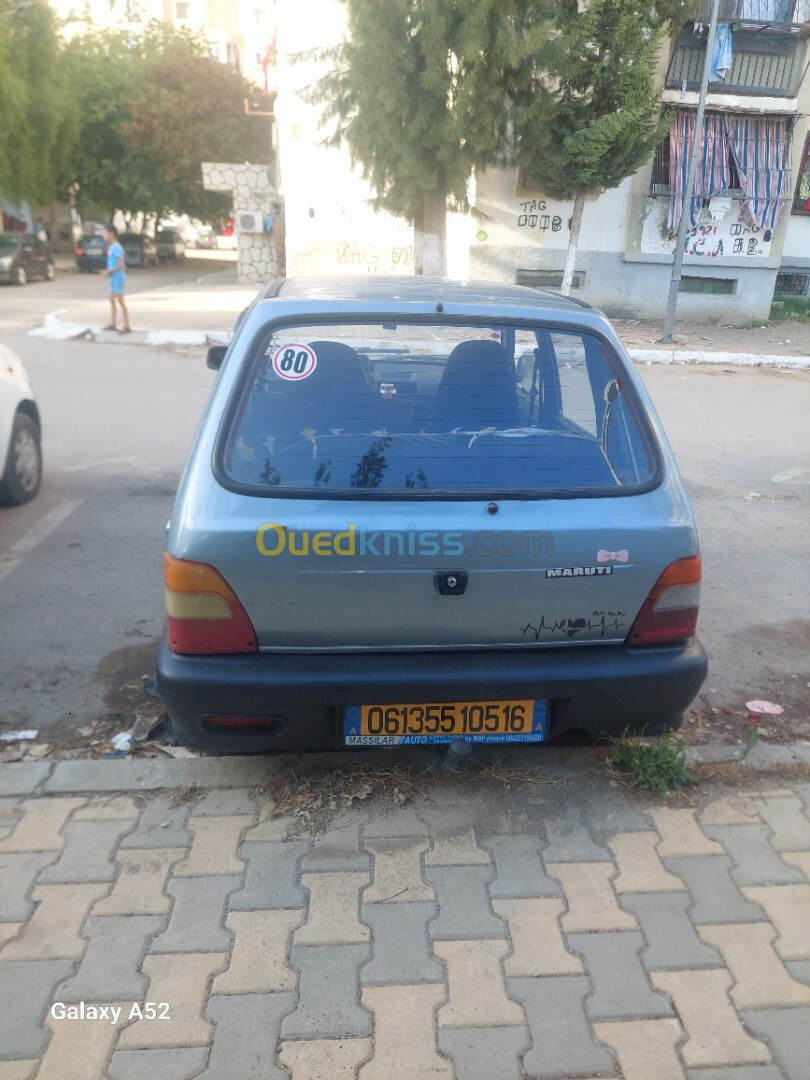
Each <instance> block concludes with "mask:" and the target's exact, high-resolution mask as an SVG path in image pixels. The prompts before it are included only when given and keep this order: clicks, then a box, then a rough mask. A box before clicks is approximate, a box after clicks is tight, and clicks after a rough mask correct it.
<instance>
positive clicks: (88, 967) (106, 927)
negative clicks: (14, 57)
mask: <svg viewBox="0 0 810 1080" xmlns="http://www.w3.org/2000/svg"><path fill="white" fill-rule="evenodd" d="M165 925H166V920H165V918H163V917H162V916H160V915H106V916H103V917H100V916H95V915H92V916H91V917H90V918H89V919H88V920H87V922H86V923H85V926H84V931H83V933H84V936H85V937H86V938H87V939H88V943H87V951H86V952H85V954H84V959H83V960H82V962H81V965H80V966H79V968H78V970H77V972H76V974H75V975H74V976H73V978H72V979H68V981H67V982H65V983H63V984H62V985H61V986H60V987H59V995H60V998H61V1000H62V1001H101V1002H105V1003H106V1002H108V1001H141V1000H143V995H144V991H145V990H146V979H145V978H144V977H143V975H141V973H140V971H139V970H138V969H139V968H140V965H141V957H142V956H143V955H144V953H145V952H146V948H147V944H148V942H149V939H150V938H151V937H152V935H153V934H155V933H156V932H157V931H158V930H160V929H161V928H162V927H163V926H165Z"/></svg>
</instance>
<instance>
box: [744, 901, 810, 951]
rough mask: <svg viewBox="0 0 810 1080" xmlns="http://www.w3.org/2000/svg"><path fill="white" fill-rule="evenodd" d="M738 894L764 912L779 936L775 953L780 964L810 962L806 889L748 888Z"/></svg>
mask: <svg viewBox="0 0 810 1080" xmlns="http://www.w3.org/2000/svg"><path fill="white" fill-rule="evenodd" d="M742 893H743V896H745V898H746V899H747V900H750V901H751V902H752V903H753V904H759V905H760V907H762V908H764V909H765V914H766V915H767V916H768V918H769V919H770V921H771V922H772V923H773V925H774V926H775V927H776V932H777V934H778V935H779V937H778V938H777V941H776V951H777V952H778V953H779V955H780V956H781V957H782V959H783V960H810V885H778V886H776V887H774V888H767V887H766V888H751V889H743V890H742Z"/></svg>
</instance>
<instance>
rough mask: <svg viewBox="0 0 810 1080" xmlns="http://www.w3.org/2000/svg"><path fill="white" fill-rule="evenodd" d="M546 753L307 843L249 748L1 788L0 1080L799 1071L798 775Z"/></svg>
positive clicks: (784, 1074) (380, 808) (442, 784)
mask: <svg viewBox="0 0 810 1080" xmlns="http://www.w3.org/2000/svg"><path fill="white" fill-rule="evenodd" d="M379 760H382V759H379ZM547 760H548V762H549V764H548V767H547V768H546V770H545V773H538V774H537V775H544V776H545V779H544V780H541V781H538V780H534V781H527V780H526V778H525V777H523V778H522V779H521V777H520V776H518V777H517V778H516V779H515V780H514V781H513V782H512V783H510V784H509V785H508V786H506V785H504V784H503V783H497V782H495V781H494V780H490V782H489V783H485V782H484V780H483V779H475V780H470V779H467V780H461V781H454V780H452V779H446V780H444V781H441V780H440V779H437V780H436V781H435V782H433V783H432V784H431V783H430V782H425V786H424V788H423V789H421V790H416V789H415V790H414V791H413V796H414V798H413V800H412V801H408V802H407V804H406V805H397V804H396V801H395V800H391V799H387V800H382V799H377V800H372V799H369V800H365V801H355V802H354V803H353V804H352V805H350V806H348V807H346V806H343V807H341V806H338V807H337V811H336V813H335V815H334V817H332V819H331V822H330V823H329V825H328V828H326V830H325V831H320V832H316V834H315V835H311V834H310V832H309V831H308V830H307V829H305V828H304V827H303V826H302V818H301V817H300V816H296V815H294V814H281V815H280V816H278V809H277V805H276V803H275V802H274V800H273V797H272V796H271V795H270V794H269V793H268V787H267V784H266V783H265V784H264V785H263V786H262V787H258V786H256V787H252V786H251V785H254V784H257V785H258V784H259V783H260V782H261V781H262V780H264V781H268V780H269V778H270V776H271V773H272V771H273V766H272V765H269V764H268V762H267V760H266V759H262V758H252V759H241V760H238V759H231V760H228V759H205V760H204V764H202V765H199V764H198V763H191V762H170V763H167V765H166V768H165V769H164V770H163V771H160V770H158V771H156V772H155V774H154V776H153V778H152V779H151V781H150V778H149V776H148V774H147V773H146V772H145V771H143V770H142V771H140V772H138V770H134V769H133V768H132V766H134V765H135V764H136V763H134V762H133V763H123V765H124V766H125V767H122V769H121V770H120V771H119V772H118V774H117V775H119V776H121V777H123V776H127V775H130V776H132V777H133V779H135V780H137V781H138V782H137V784H135V785H134V786H136V787H138V788H148V787H149V785H150V782H151V784H152V785H153V787H157V788H160V786H161V785H162V784H165V783H168V782H170V780H171V776H172V770H174V772H173V776H174V777H175V779H176V778H177V777H179V776H181V775H184V772H183V770H184V769H185V767H186V766H188V767H191V766H194V769H196V772H195V771H194V769H192V771H191V772H189V773H188V775H189V776H199V777H200V778H202V777H203V776H205V775H208V776H209V777H214V778H216V777H217V776H219V778H220V780H219V782H220V783H221V785H222V786H216V782H215V783H214V784H213V785H210V784H209V785H206V786H200V787H195V786H192V787H187V786H186V787H175V788H165V787H164V788H163V789H161V790H150V791H146V790H142V791H132V792H129V793H116V792H114V791H112V792H109V791H106V790H105V789H106V788H108V787H111V786H112V785H111V783H110V777H111V776H114V775H115V769H112V770H111V769H110V768H109V766H117V765H119V764H122V763H116V762H110V763H106V764H107V766H108V767H107V768H106V769H105V768H104V763H100V764H99V765H98V766H96V772H95V773H94V772H93V763H85V762H71V763H64V767H62V769H61V771H59V770H60V767H59V766H57V769H56V771H54V772H53V773H52V772H51V767H50V766H47V765H44V764H43V765H42V766H41V767H40V766H17V767H16V769H14V768H12V771H11V772H8V773H6V772H2V776H3V777H5V778H6V780H7V784H8V787H7V790H14V789H15V788H16V789H17V790H18V791H19V794H16V795H9V796H7V797H5V798H4V799H3V800H2V804H0V811H2V815H3V816H2V824H1V825H0V873H1V874H2V888H1V889H0V919H2V923H1V924H0V941H3V942H5V943H4V944H3V946H2V949H1V950H0V994H2V998H3V1000H2V1001H0V1016H2V1034H0V1080H29V1078H34V1077H35V1078H37V1080H101V1078H107V1077H109V1078H111V1080H141V1078H155V1080H191V1078H192V1077H201V1078H205V1080H226V1078H227V1080H247V1078H250V1077H256V1078H258V1077H261V1078H263V1080H281V1078H284V1080H327V1078H328V1080H355V1078H359V1080H428V1078H430V1080H453V1078H456V1080H517V1078H519V1077H555V1078H566V1080H573V1078H575V1077H576V1078H583V1080H585V1078H588V1080H590V1078H596V1077H600V1078H604V1080H607V1078H612V1080H620V1078H623V1080H684V1078H686V1080H807V1077H808V1075H810V1066H808V1062H810V814H809V813H808V803H809V802H810V784H807V783H801V782H798V781H796V782H794V783H789V784H784V783H782V784H779V785H778V786H777V785H776V784H774V782H773V781H769V780H768V779H767V778H760V779H759V780H756V779H754V780H752V781H751V783H750V790H747V791H745V792H737V791H734V790H733V789H722V790H714V791H713V792H710V793H709V794H708V795H704V796H702V797H700V798H696V799H695V800H694V802H693V804H692V805H690V804H688V803H685V802H681V803H678V804H677V805H672V806H669V805H666V804H662V803H661V802H653V801H645V800H641V799H639V798H637V797H635V796H624V795H623V794H621V792H620V791H618V790H617V788H616V787H615V786H611V784H610V782H609V781H608V779H607V777H605V776H601V775H596V774H595V772H594V770H593V769H592V768H588V767H587V764H588V758H587V755H585V757H584V758H583V757H582V756H579V757H578V756H577V754H576V753H572V752H568V754H567V755H566V754H564V753H563V754H562V755H559V754H558V755H556V756H554V755H550V756H549V758H548V759H547ZM577 762H579V765H577V764H576V763H577ZM137 764H143V765H144V766H145V767H146V768H148V767H149V766H150V765H152V764H154V763H151V762H145V763H137ZM385 764H388V761H387V759H386V762H385ZM71 767H72V768H71ZM3 768H4V769H6V768H8V767H7V766H6V767H3ZM94 776H95V777H96V779H97V782H96V783H93V777H94ZM292 782H293V783H294V782H295V781H294V780H293V781H292ZM37 783H40V787H39V788H38V789H37V791H38V793H37V794H33V795H32V794H26V790H27V789H30V790H34V785H36V784H37ZM82 783H83V784H84V785H85V792H86V791H87V790H88V788H92V787H95V788H96V789H100V790H97V793H95V794H87V793H85V794H76V793H74V791H73V790H71V789H72V787H75V786H76V785H78V784H82ZM614 785H615V782H614ZM274 790H276V794H278V789H274ZM46 792H51V793H50V794H48V793H46ZM133 1002H135V1003H138V1005H139V1006H140V1007H141V1009H142V1011H143V1014H144V1018H143V1019H139V1018H138V1017H137V1015H136V1011H135V1010H133V1008H132V1006H133ZM146 1002H151V1003H154V1005H153V1007H152V1008H151V1009H150V1008H148V1007H147V1005H146V1004H145V1003H146ZM164 1002H165V1003H166V1005H165V1006H164V1005H163V1004H161V1003H164ZM57 1003H60V1004H57ZM91 1006H93V1007H96V1008H100V1007H101V1006H105V1007H108V1008H109V1007H120V1008H121V1010H122V1011H121V1012H120V1014H118V1013H112V1012H106V1013H105V1014H104V1015H103V1016H102V1017H101V1018H98V1019H92V1018H89V1017H91V1016H92V1012H91V1011H90V1007H91ZM70 1009H74V1010H77V1011H78V1010H80V1009H83V1010H84V1011H83V1015H84V1016H85V1018H84V1019H69V1018H68V1017H69V1016H70V1015H71V1014H70V1012H69V1010H70ZM153 1012H156V1013H157V1017H156V1018H154V1019H149V1018H148V1017H149V1016H150V1015H151V1014H152V1013H153ZM51 1013H53V1015H51ZM163 1014H166V1015H165V1018H163V1019H161V1018H160V1017H162V1016H163ZM63 1016H65V1018H64V1019H62V1017H63ZM111 1019H112V1020H115V1021H116V1022H111Z"/></svg>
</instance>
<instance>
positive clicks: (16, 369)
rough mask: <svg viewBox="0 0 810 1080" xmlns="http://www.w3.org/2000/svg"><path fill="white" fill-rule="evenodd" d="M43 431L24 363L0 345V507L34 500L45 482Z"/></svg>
mask: <svg viewBox="0 0 810 1080" xmlns="http://www.w3.org/2000/svg"><path fill="white" fill-rule="evenodd" d="M41 435H42V427H41V424H40V419H39V409H38V408H37V403H36V401H35V400H34V391H33V388H32V386H31V382H30V380H29V378H28V375H27V374H26V371H25V368H24V367H23V365H22V361H21V360H20V358H19V356H17V354H16V353H13V352H12V351H11V349H7V348H6V347H5V346H4V345H0V506H19V504H20V503H25V502H28V500H29V499H33V497H34V496H35V495H36V493H37V492H38V491H39V484H40V481H41V479H42V445H41Z"/></svg>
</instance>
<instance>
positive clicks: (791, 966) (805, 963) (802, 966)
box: [785, 960, 810, 986]
mask: <svg viewBox="0 0 810 1080" xmlns="http://www.w3.org/2000/svg"><path fill="white" fill-rule="evenodd" d="M785 967H786V968H787V969H788V971H789V972H790V974H791V975H792V976H793V978H794V979H798V980H799V982H803V983H805V984H806V985H807V986H810V960H786V961H785Z"/></svg>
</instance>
